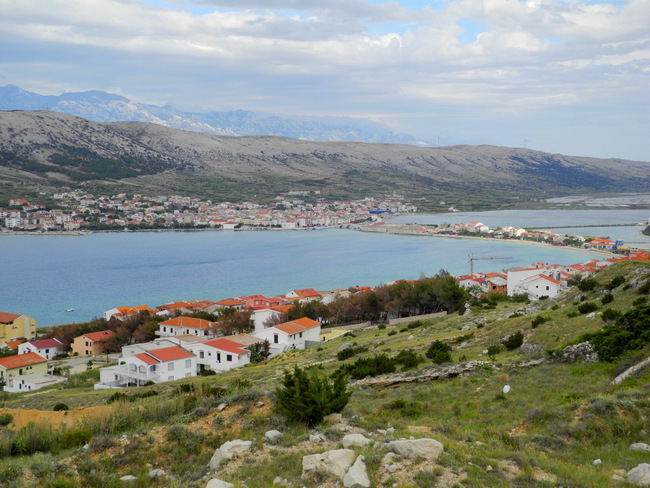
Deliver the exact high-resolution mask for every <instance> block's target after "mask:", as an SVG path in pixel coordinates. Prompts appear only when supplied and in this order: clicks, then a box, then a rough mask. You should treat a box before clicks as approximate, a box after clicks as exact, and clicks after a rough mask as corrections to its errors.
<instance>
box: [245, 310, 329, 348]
mask: <svg viewBox="0 0 650 488" xmlns="http://www.w3.org/2000/svg"><path fill="white" fill-rule="evenodd" d="M320 329H321V326H320V322H318V321H316V320H313V319H310V318H308V317H303V318H301V319H297V320H292V321H291V322H284V323H282V324H278V325H276V326H274V327H268V328H266V329H262V330H256V331H254V332H253V333H252V335H253V336H255V337H257V338H258V339H262V340H267V341H269V343H270V344H271V357H274V356H277V355H278V354H280V353H282V352H284V351H289V350H291V349H305V348H306V347H309V346H311V345H316V344H319V343H320Z"/></svg>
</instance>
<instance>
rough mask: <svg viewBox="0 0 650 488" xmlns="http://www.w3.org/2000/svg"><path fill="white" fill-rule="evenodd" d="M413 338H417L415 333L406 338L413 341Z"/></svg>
mask: <svg viewBox="0 0 650 488" xmlns="http://www.w3.org/2000/svg"><path fill="white" fill-rule="evenodd" d="M413 339H415V336H414V335H410V336H408V337H407V338H406V340H407V341H412V340H413Z"/></svg>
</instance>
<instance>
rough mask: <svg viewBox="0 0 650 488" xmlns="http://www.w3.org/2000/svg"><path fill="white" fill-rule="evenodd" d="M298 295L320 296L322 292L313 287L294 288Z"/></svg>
mask: <svg viewBox="0 0 650 488" xmlns="http://www.w3.org/2000/svg"><path fill="white" fill-rule="evenodd" d="M293 291H294V292H295V293H296V295H298V296H300V297H319V296H320V293H318V292H317V291H316V290H314V289H313V288H304V289H302V290H293Z"/></svg>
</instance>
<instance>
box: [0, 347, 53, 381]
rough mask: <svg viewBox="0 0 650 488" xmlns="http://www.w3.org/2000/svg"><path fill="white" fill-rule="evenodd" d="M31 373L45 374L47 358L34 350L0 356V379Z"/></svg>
mask: <svg viewBox="0 0 650 488" xmlns="http://www.w3.org/2000/svg"><path fill="white" fill-rule="evenodd" d="M31 373H43V374H47V360H46V359H45V358H43V357H41V356H39V355H38V354H36V353H35V352H28V353H27V354H18V355H15V356H8V357H6V358H0V381H5V382H8V381H9V379H10V378H11V377H13V376H22V375H26V374H31Z"/></svg>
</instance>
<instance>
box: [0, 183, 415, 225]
mask: <svg viewBox="0 0 650 488" xmlns="http://www.w3.org/2000/svg"><path fill="white" fill-rule="evenodd" d="M312 193H313V192H309V191H302V190H293V191H289V192H288V193H287V194H285V195H280V196H278V197H276V199H275V202H274V203H272V204H268V205H262V204H259V203H251V202H243V203H237V204H235V203H230V202H221V203H213V202H212V201H210V200H207V201H203V200H200V199H198V198H191V197H186V196H179V195H172V196H157V197H148V196H143V195H137V194H136V195H130V196H127V194H125V193H121V194H119V195H113V196H110V197H109V196H98V197H95V196H93V195H92V194H89V193H84V192H81V191H71V192H64V193H55V194H53V195H51V196H47V195H43V197H44V198H45V197H49V199H51V201H53V202H54V203H53V204H51V205H44V204H32V203H30V202H29V201H27V200H26V199H24V198H16V199H11V200H10V201H9V208H8V209H0V225H1V224H4V228H5V229H6V230H5V231H11V232H31V233H46V232H66V233H84V232H90V231H103V230H113V231H118V230H119V231H122V230H152V229H178V230H180V229H224V230H233V229H285V230H290V229H301V228H303V229H304V228H314V227H338V226H349V225H354V224H356V223H359V222H364V221H366V220H369V219H373V218H375V219H376V218H379V217H380V216H381V215H383V214H386V213H388V214H397V213H408V212H416V211H417V207H416V206H415V205H413V204H409V203H403V199H404V198H403V197H402V196H400V195H393V196H392V197H390V198H387V199H382V200H375V199H374V198H365V199H363V200H355V201H333V202H327V201H325V199H322V198H318V194H317V193H316V194H314V195H311V194H312ZM308 195H311V196H313V197H316V198H317V202H316V203H306V202H305V201H303V200H301V199H300V198H299V197H301V196H302V197H304V196H308Z"/></svg>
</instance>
